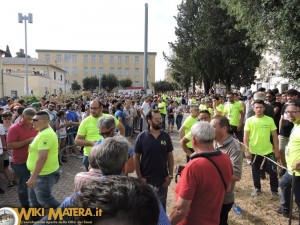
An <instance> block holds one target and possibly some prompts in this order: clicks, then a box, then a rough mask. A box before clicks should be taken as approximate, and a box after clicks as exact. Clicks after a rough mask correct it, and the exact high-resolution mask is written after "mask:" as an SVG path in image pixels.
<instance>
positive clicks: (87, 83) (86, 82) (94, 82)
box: [82, 76, 99, 92]
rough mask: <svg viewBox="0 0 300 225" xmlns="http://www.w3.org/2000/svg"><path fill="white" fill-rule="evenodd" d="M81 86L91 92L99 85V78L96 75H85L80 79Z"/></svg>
mask: <svg viewBox="0 0 300 225" xmlns="http://www.w3.org/2000/svg"><path fill="white" fill-rule="evenodd" d="M82 86H83V88H84V89H86V90H88V91H91V92H93V91H94V90H95V89H96V88H97V87H99V79H98V78H97V77H96V76H93V77H86V78H84V79H83V80H82Z"/></svg>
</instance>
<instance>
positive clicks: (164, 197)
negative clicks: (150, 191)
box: [155, 186, 168, 212]
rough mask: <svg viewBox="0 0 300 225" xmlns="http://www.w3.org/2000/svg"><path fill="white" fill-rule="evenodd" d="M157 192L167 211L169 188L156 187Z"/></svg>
mask: <svg viewBox="0 0 300 225" xmlns="http://www.w3.org/2000/svg"><path fill="white" fill-rule="evenodd" d="M155 193H156V195H157V197H158V199H159V201H160V202H161V204H162V206H163V208H164V210H165V212H166V205H167V197H168V188H165V187H163V186H160V187H156V189H155Z"/></svg>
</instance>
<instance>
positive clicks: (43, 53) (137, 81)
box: [36, 49, 156, 87]
mask: <svg viewBox="0 0 300 225" xmlns="http://www.w3.org/2000/svg"><path fill="white" fill-rule="evenodd" d="M36 51H37V53H38V58H39V60H42V61H48V63H50V64H53V65H55V66H57V67H60V68H62V69H63V70H66V71H68V76H67V77H68V78H67V79H68V80H70V83H72V81H73V80H77V81H78V82H79V84H81V85H82V80H83V79H84V78H85V77H86V75H85V68H86V69H87V77H91V76H94V75H93V74H92V72H93V71H92V68H94V70H95V76H97V77H99V76H100V75H99V69H100V68H103V72H104V74H109V73H110V72H111V71H110V68H114V74H115V75H116V77H117V78H118V79H119V80H122V79H126V78H130V79H131V80H132V82H133V86H143V74H144V69H143V63H144V53H143V52H104V51H71V50H70V51H66V50H42V49H37V50H36ZM136 56H137V57H138V63H136V62H135V57H136ZM85 57H86V59H87V60H86V61H85ZM101 57H103V62H101V61H100V58H101ZM111 57H113V58H114V62H111V61H110V58H111ZM119 57H121V60H122V61H121V62H119V61H118V60H119ZM126 57H129V63H127V62H126ZM155 57H156V53H153V52H151V53H149V54H148V78H147V79H148V84H149V86H150V87H151V83H152V82H155ZM75 58H76V60H75ZM93 59H94V60H93ZM74 68H76V69H77V75H76V74H75V73H74V72H75V70H74ZM119 68H121V70H122V74H121V75H119ZM126 68H128V69H129V74H130V75H129V76H128V75H126ZM136 69H138V71H139V74H138V75H136V74H135V70H136Z"/></svg>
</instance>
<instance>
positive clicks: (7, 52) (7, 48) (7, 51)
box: [4, 45, 12, 58]
mask: <svg viewBox="0 0 300 225" xmlns="http://www.w3.org/2000/svg"><path fill="white" fill-rule="evenodd" d="M4 57H10V58H11V57H12V56H11V53H10V50H9V46H8V45H6V51H5V56H4Z"/></svg>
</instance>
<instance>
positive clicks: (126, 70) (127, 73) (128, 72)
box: [125, 68, 130, 76]
mask: <svg viewBox="0 0 300 225" xmlns="http://www.w3.org/2000/svg"><path fill="white" fill-rule="evenodd" d="M125 75H126V76H130V71H129V68H125Z"/></svg>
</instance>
